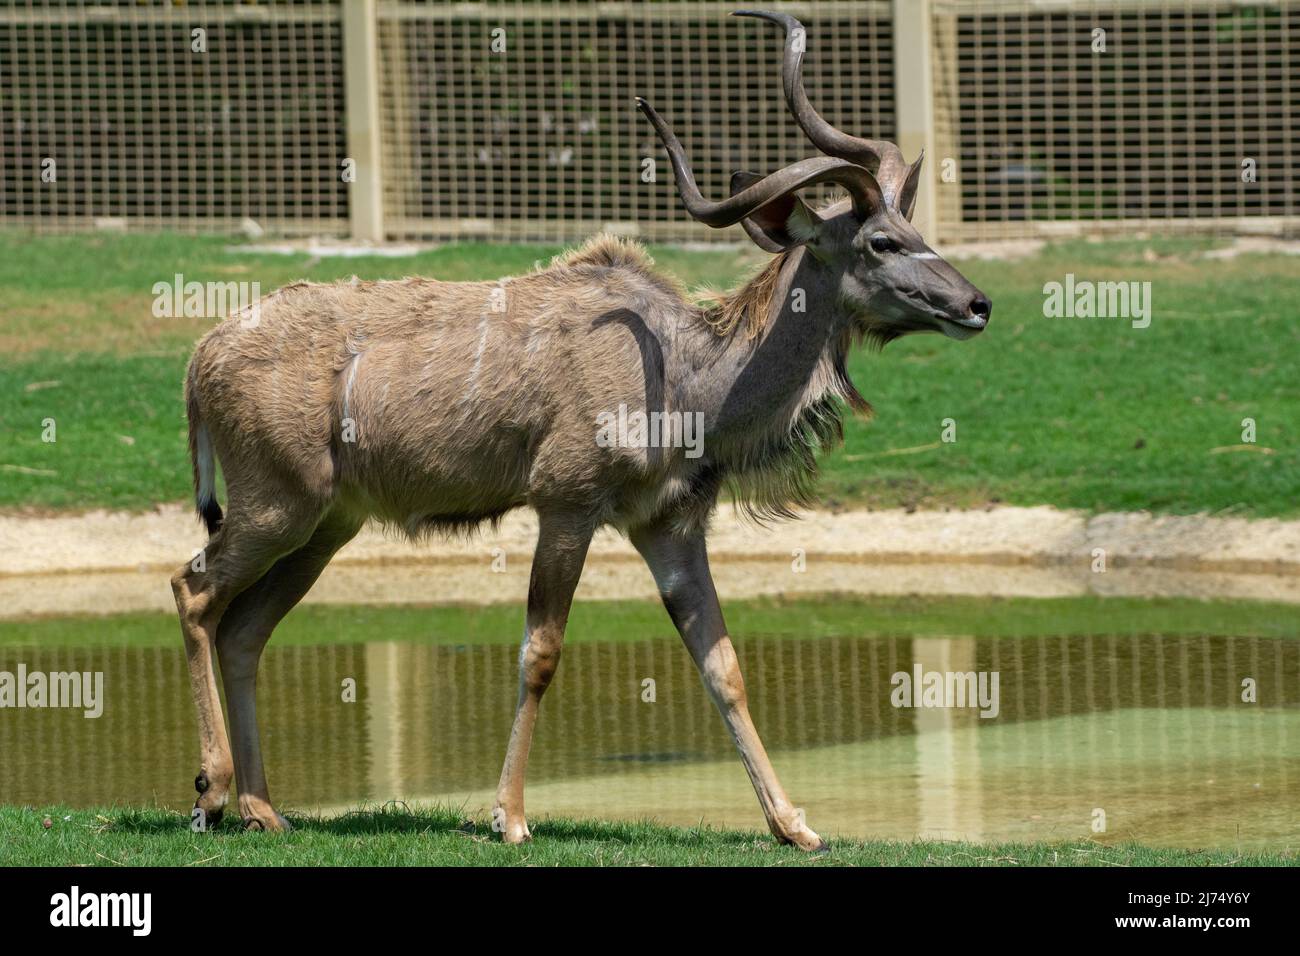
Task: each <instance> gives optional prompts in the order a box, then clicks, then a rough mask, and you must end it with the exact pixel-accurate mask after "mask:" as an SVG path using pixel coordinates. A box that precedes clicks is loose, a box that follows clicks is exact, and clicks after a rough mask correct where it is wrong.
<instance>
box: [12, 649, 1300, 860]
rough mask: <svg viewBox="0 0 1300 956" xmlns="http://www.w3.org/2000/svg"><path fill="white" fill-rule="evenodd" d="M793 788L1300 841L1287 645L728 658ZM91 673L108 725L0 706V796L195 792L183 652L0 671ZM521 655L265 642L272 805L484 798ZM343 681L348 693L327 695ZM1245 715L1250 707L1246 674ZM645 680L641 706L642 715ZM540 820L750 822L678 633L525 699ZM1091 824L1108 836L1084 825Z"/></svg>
mask: <svg viewBox="0 0 1300 956" xmlns="http://www.w3.org/2000/svg"><path fill="white" fill-rule="evenodd" d="M738 649H739V653H740V655H741V663H742V666H743V667H744V670H745V674H746V677H747V680H748V685H749V690H750V697H751V706H752V710H753V713H754V718H755V721H756V723H757V724H758V727H759V730H760V732H761V733H762V734H763V736H764V739H765V740H766V742H767V744H768V747H769V750H770V751H772V754H773V760H774V763H775V764H776V766H777V769H778V771H780V773H781V774H782V777H783V780H784V781H785V783H786V786H787V788H788V789H789V790H790V792H791V795H792V797H793V798H794V799H795V800H796V801H797V802H798V803H799V804H800V805H801V806H802V807H804V808H805V809H806V811H807V814H808V818H809V821H810V822H811V823H812V824H813V825H814V826H815V827H817V828H818V829H819V830H821V831H822V832H824V833H826V834H845V835H859V836H879V837H891V838H911V837H915V836H926V837H964V838H969V839H985V840H994V839H997V840H1002V839H1016V840H1031V839H1065V838H1082V837H1089V836H1092V837H1100V838H1102V839H1107V840H1111V839H1114V840H1121V839H1140V840H1142V841H1144V842H1148V843H1156V844H1168V845H1187V846H1197V845H1201V846H1208V845H1217V846H1229V847H1232V846H1240V847H1243V848H1245V847H1265V846H1267V847H1270V848H1273V849H1282V848H1284V847H1295V846H1296V845H1297V844H1298V843H1300V828H1298V826H1297V820H1300V812H1298V811H1300V788H1298V787H1297V784H1298V783H1300V754H1298V753H1297V745H1298V744H1300V707H1297V704H1300V682H1297V680H1296V675H1297V673H1300V645H1297V644H1296V643H1294V642H1290V641H1282V640H1270V639H1254V638H1228V637H1202V638H1167V637H1158V636H1136V637H1135V636H1129V635H1125V636H1115V637H1108V636H1094V637H1070V638H1056V637H1053V638H1001V639H982V638H981V639H975V638H967V637H952V638H924V639H921V638H917V639H912V638H902V637H900V638H892V639H882V638H863V639H858V638H852V637H842V638H818V639H815V640H795V639H790V638H781V639H761V638H756V639H745V640H742V641H740V642H739V645H738ZM19 662H22V663H25V664H26V665H27V668H28V670H42V671H61V670H62V671H66V670H78V671H87V670H89V671H103V672H104V680H105V696H106V704H105V710H104V715H103V716H102V717H101V718H99V719H98V720H87V719H84V718H83V717H82V716H81V713H80V711H52V710H3V711H0V802H2V803H19V804H34V805H42V804H51V803H67V804H71V805H74V806H82V805H100V804H108V803H136V804H138V803H142V802H144V803H148V802H153V801H156V802H158V803H160V804H163V805H167V806H173V807H177V808H181V807H186V806H188V805H189V803H190V801H191V800H192V793H191V791H190V780H192V778H193V775H194V772H195V769H196V767H197V763H196V761H197V737H196V731H195V727H194V717H193V712H192V705H191V703H190V699H189V692H188V686H187V682H186V676H185V670H184V662H183V655H182V654H181V652H180V649H179V648H175V649H172V648H144V649H132V648H114V649H96V650H83V649H46V650H33V649H17V648H0V670H8V671H14V670H16V667H17V665H18V663H19ZM514 663H515V649H514V648H513V647H511V646H505V645H480V646H462V647H455V646H445V645H440V646H428V645H420V644H412V643H391V642H376V643H371V644H367V645H346V646H326V647H317V648H308V647H286V648H281V649H277V648H275V647H274V645H272V647H271V648H270V649H269V650H268V652H267V656H266V660H265V662H264V664H263V669H262V676H261V682H260V690H259V702H260V712H261V717H262V726H263V738H264V739H263V745H264V751H265V755H266V760H267V766H268V769H269V775H270V779H271V784H272V792H273V794H274V795H275V796H276V798H277V800H278V801H279V802H280V803H281V804H282V805H283V806H285V807H287V808H297V809H310V808H321V807H343V806H346V805H355V804H356V803H358V802H359V801H362V800H369V801H386V800H390V799H404V800H408V801H411V800H419V799H436V800H453V801H455V802H457V803H464V804H465V805H466V807H467V809H471V810H476V809H482V808H487V807H490V804H491V791H492V788H493V787H494V785H495V782H496V777H497V773H498V771H499V769H500V760H501V757H502V754H503V753H504V746H505V742H506V738H507V736H508V734H509V728H510V720H511V716H512V707H513V701H514V690H515V675H514ZM917 664H920V665H921V666H922V668H923V670H924V671H927V672H928V671H940V672H950V671H996V672H998V673H999V675H1000V692H1001V694H1000V702H999V703H1000V712H999V714H998V716H997V718H996V719H984V718H980V717H979V716H978V711H977V710H976V709H974V708H966V709H902V708H897V707H894V706H892V705H891V703H890V692H891V690H892V686H891V683H890V677H891V675H893V674H894V673H896V672H900V671H908V672H911V671H912V670H913V669H914V667H915V665H917ZM349 678H351V679H354V680H355V681H356V686H357V695H356V696H357V702H356V703H347V702H345V701H344V696H345V694H344V683H345V681H346V680H347V679H349ZM1246 678H1251V679H1253V680H1254V681H1255V683H1256V686H1257V691H1256V692H1257V696H1258V703H1243V702H1242V699H1241V696H1242V681H1243V679H1246ZM647 679H651V680H653V681H654V685H653V686H654V695H653V696H654V700H653V702H648V701H647V700H645V699H644V698H646V697H647V696H649V695H648V694H647V692H646V686H647V685H646V684H645V681H646V680H647ZM529 808H530V811H531V812H532V813H533V814H534V815H541V814H548V813H549V814H564V815H583V816H591V815H601V816H608V817H622V818H638V817H653V818H655V819H658V820H660V821H663V822H671V823H683V824H693V823H697V822H700V821H701V820H704V821H706V822H710V823H714V824H718V825H732V826H743V827H746V828H751V829H757V828H761V826H762V818H761V816H760V814H759V812H758V807H757V802H756V801H755V798H754V796H753V794H752V792H751V791H750V789H749V783H748V780H747V779H746V777H745V774H744V771H743V769H742V768H741V766H740V762H739V760H738V759H737V758H736V756H735V754H734V751H733V750H732V748H731V744H730V741H729V740H728V738H727V737H726V735H725V732H724V730H723V727H722V723H721V721H720V720H719V718H718V717H717V715H716V713H714V712H713V710H712V708H711V705H710V704H709V702H708V700H707V698H706V696H705V694H704V691H703V689H702V687H701V685H700V682H699V678H698V677H697V675H696V674H695V671H694V669H693V668H692V666H691V664H690V661H689V659H688V658H687V656H686V654H685V652H684V651H683V650H682V649H681V647H680V646H679V645H678V643H677V642H676V641H675V640H669V639H664V640H655V641H639V642H621V643H618V642H610V643H595V642H586V643H582V642H576V643H572V644H570V645H569V646H568V647H567V648H566V649H565V656H564V661H563V664H562V665H561V667H560V671H559V676H558V677H557V679H556V682H555V684H554V685H553V686H552V689H551V691H550V693H549V694H548V695H547V698H546V701H545V703H544V704H543V712H542V719H541V722H540V724H539V729H538V737H537V741H536V743H535V746H534V748H533V758H532V766H531V772H530V780H529ZM1098 811H1100V812H1102V813H1104V814H1105V820H1106V831H1105V833H1104V834H1098V833H1094V832H1093V830H1092V824H1093V820H1094V817H1095V815H1096V814H1097V812H1098Z"/></svg>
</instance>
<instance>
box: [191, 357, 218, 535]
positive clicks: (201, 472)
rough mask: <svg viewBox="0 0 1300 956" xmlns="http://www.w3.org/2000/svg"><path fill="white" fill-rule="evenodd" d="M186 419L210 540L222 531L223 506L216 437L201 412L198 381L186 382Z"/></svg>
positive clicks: (199, 504) (197, 503)
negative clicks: (214, 444)
mask: <svg viewBox="0 0 1300 956" xmlns="http://www.w3.org/2000/svg"><path fill="white" fill-rule="evenodd" d="M185 415H186V417H187V418H188V419H189V422H190V464H191V465H192V466H193V467H194V504H195V507H196V508H197V510H198V513H199V517H200V518H202V519H203V523H204V524H205V525H207V528H208V536H209V537H211V536H212V535H214V534H216V533H217V530H218V529H219V528H220V527H221V505H219V504H217V466H216V459H215V458H214V457H213V455H212V436H211V435H210V434H209V433H208V426H207V425H206V424H205V423H204V421H203V415H202V413H201V412H200V411H199V400H198V397H197V396H196V395H195V394H194V381H193V378H189V379H187V380H186V382H185Z"/></svg>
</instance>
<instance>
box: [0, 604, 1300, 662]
mask: <svg viewBox="0 0 1300 956" xmlns="http://www.w3.org/2000/svg"><path fill="white" fill-rule="evenodd" d="M522 613H523V611H522V609H521V608H519V607H518V606H517V605H514V604H494V605H486V606H481V607H480V606H477V605H475V606H468V605H467V606H460V605H436V606H430V607H425V606H420V605H400V606H384V605H378V606H372V605H333V604H329V605H325V604H300V605H299V606H298V607H296V608H294V610H293V612H292V613H290V614H289V616H288V617H286V618H285V619H284V620H283V621H282V622H281V623H280V625H279V626H278V627H277V628H276V629H275V638H274V645H275V646H276V647H291V646H320V645H326V644H356V643H362V642H365V641H368V640H384V641H410V642H415V643H420V644H453V645H477V644H517V643H518V641H519V638H518V633H517V632H518V630H519V622H520V619H521V615H522ZM727 623H728V625H729V628H730V630H731V633H732V634H734V635H737V636H738V639H744V638H754V637H797V638H812V637H835V636H841V635H847V634H851V635H855V636H859V637H893V636H902V635H905V636H909V637H927V636H931V637H945V636H950V635H953V634H962V635H965V636H970V637H999V638H1022V637H1023V638H1035V639H1037V638H1049V637H1072V636H1087V635H1098V634H1102V635H1142V634H1160V635H1162V636H1165V637H1175V636H1184V635H1191V636H1202V635H1231V636H1233V637H1262V638H1291V637H1294V636H1295V634H1296V631H1297V627H1300V608H1297V607H1296V606H1295V605H1291V604H1269V603H1266V602H1262V601H1198V600H1190V599H1185V598H1152V599H1146V598H1123V597H1108V598H1102V597H1096V596H1088V597H1068V598H973V597H936V596H927V597H926V598H925V599H924V600H923V601H921V600H917V599H916V598H915V597H876V596H872V597H867V596H861V595H833V596H826V597H803V598H796V599H786V598H761V599H756V600H750V601H731V602H729V603H728V604H727ZM663 637H667V638H673V639H675V632H674V631H673V627H672V624H671V623H670V622H669V620H668V616H667V615H666V614H665V613H664V611H663V608H662V607H661V606H660V605H659V603H658V602H657V601H579V602H577V603H576V604H575V605H574V606H573V611H572V613H571V614H570V615H569V623H568V627H567V630H566V642H567V643H570V644H572V643H574V642H581V641H587V640H600V641H611V640H618V641H643V640H649V639H653V638H663ZM179 642H180V638H179V636H178V634H177V628H176V617H175V615H173V614H155V613H130V614H114V615H111V616H107V617H104V616H98V617H54V618H34V619H27V620H0V648H2V647H12V648H21V647H38V648H52V647H73V648H76V647H86V646H89V645H93V646H95V647H168V648H173V647H175V648H178V653H179Z"/></svg>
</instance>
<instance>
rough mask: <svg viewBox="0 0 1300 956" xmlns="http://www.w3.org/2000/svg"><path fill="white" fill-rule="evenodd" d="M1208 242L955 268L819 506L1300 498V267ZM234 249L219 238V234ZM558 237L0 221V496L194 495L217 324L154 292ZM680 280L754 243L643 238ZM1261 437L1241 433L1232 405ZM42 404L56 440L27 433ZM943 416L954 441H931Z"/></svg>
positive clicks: (417, 260)
mask: <svg viewBox="0 0 1300 956" xmlns="http://www.w3.org/2000/svg"><path fill="white" fill-rule="evenodd" d="M1209 245H1210V244H1209V243H1207V242H1202V241H1196V240H1164V241H1152V242H1141V243H1140V242H1128V241H1126V242H1111V243H1088V242H1073V243H1066V244H1061V245H1057V246H1050V247H1048V248H1047V249H1046V250H1045V251H1044V252H1043V253H1041V254H1040V255H1037V256H1035V257H1032V258H1029V259H1024V260H1020V261H1016V262H1010V263H995V262H982V261H972V262H968V263H964V264H963V269H964V271H965V272H966V273H967V274H968V275H969V276H970V278H971V279H972V281H974V282H975V283H976V284H977V285H979V286H980V287H981V288H982V289H984V290H985V291H986V292H987V293H988V294H989V295H990V297H991V298H992V300H993V302H994V306H995V307H994V314H993V321H992V323H991V325H990V327H989V330H988V332H986V333H985V334H984V335H981V336H979V337H978V338H976V339H974V340H972V341H969V342H953V341H950V340H947V339H944V338H941V337H939V336H937V335H927V336H913V337H910V338H908V339H904V340H902V341H899V342H896V343H894V344H892V345H890V346H889V347H888V348H887V349H886V350H885V351H884V352H883V353H875V352H871V351H860V352H858V353H856V354H855V355H854V356H853V357H852V361H851V363H850V368H851V372H852V374H853V377H854V379H855V381H856V382H857V383H858V386H859V388H860V390H861V391H862V392H863V394H864V395H866V396H867V398H868V399H870V400H871V402H872V403H873V404H874V405H875V407H876V416H875V418H874V420H872V421H870V422H865V421H853V422H851V423H850V426H849V429H848V436H847V441H846V443H845V446H844V447H843V448H842V449H839V450H837V451H835V452H833V453H830V454H829V455H828V456H827V457H826V458H825V478H824V480H823V483H822V490H823V493H824V498H825V500H826V502H827V503H828V504H857V505H870V506H882V507H883V506H896V505H905V506H918V507H939V506H948V505H953V506H977V505H982V504H985V503H988V502H996V501H1001V502H1007V503H1012V504H1022V505H1032V504H1051V505H1057V506H1061V507H1073V508H1083V509H1089V510H1095V511H1104V510H1132V509H1150V510H1153V511H1161V512H1170V513H1189V512H1197V511H1212V512H1229V513H1232V514H1239V515H1243V516H1271V515H1295V514H1298V513H1300V445H1298V443H1297V438H1300V382H1298V380H1297V378H1296V376H1295V374H1294V369H1295V367H1296V365H1297V363H1298V362H1300V323H1297V322H1296V321H1295V315H1294V303H1296V302H1297V301H1300V268H1298V267H1297V263H1296V260H1295V259H1294V258H1293V257H1288V256H1283V255H1248V256H1242V257H1239V258H1237V259H1233V260H1205V259H1200V258H1197V255H1198V254H1199V253H1200V252H1203V251H1204V250H1205V249H1207V248H1208V247H1209ZM232 249H233V251H232ZM557 251H559V247H554V246H536V245H514V246H499V245H480V244H460V245H448V246H443V247H441V248H439V249H435V250H432V251H428V252H425V253H423V254H421V255H419V256H416V257H412V258H402V259H392V258H353V259H341V258H329V259H314V258H309V257H308V256H307V255H306V254H303V255H295V256H278V255H267V254H253V253H249V252H247V251H240V250H239V249H238V247H237V246H236V247H232V245H231V243H230V242H228V241H227V240H224V239H214V238H194V237H179V236H167V235H127V236H76V237H33V236H27V235H16V234H0V298H3V301H4V302H5V308H4V309H3V310H0V356H3V358H0V508H9V509H15V508H23V507H35V508H56V509H58V508H88V507H97V506H106V507H115V508H144V507H148V506H150V505H152V504H154V503H157V502H160V501H177V500H186V499H188V498H189V496H190V487H189V482H190V478H189V475H190V468H189V462H188V458H187V453H186V449H185V438H184V427H185V426H184V416H183V409H182V403H181V384H180V383H181V378H182V374H183V370H184V367H185V362H186V358H187V356H188V352H189V349H190V347H191V346H192V344H193V342H194V341H195V340H196V339H197V338H198V337H199V336H200V335H201V334H202V333H203V331H204V330H205V329H206V328H207V326H208V325H209V323H208V322H205V321H200V320H187V319H156V318H154V317H153V316H152V314H151V309H150V305H151V302H152V299H153V293H152V287H153V285H154V283H155V282H159V281H170V280H171V277H172V276H173V275H174V274H175V273H177V272H180V273H183V275H184V276H185V279H186V280H187V281H191V280H199V281H207V280H214V281H222V282H228V281H257V282H260V283H261V288H262V290H263V292H264V293H265V292H269V291H271V290H273V289H275V288H276V287H278V286H279V285H281V284H283V283H285V282H288V281H290V280H293V279H296V278H300V277H304V276H305V277H307V278H310V279H314V280H331V279H337V278H341V277H345V276H349V275H351V274H353V273H354V272H355V273H356V274H358V275H361V276H363V277H366V278H382V277H399V276H402V275H407V274H420V275H427V276H433V277H436V278H440V279H493V278H497V277H500V276H502V275H508V274H512V273H518V272H521V271H525V270H527V269H529V268H531V267H532V266H533V264H534V262H536V261H538V260H544V259H546V258H547V257H549V256H550V255H552V254H554V253H555V252H557ZM652 252H653V254H654V255H655V257H656V258H657V260H658V262H659V264H660V265H661V266H662V267H663V268H665V269H666V270H668V271H670V272H673V273H675V274H676V275H678V276H679V277H680V278H681V279H682V280H683V281H685V282H686V283H687V284H688V285H699V284H703V283H708V284H713V285H715V286H716V285H727V284H730V283H732V282H734V281H735V280H737V279H739V278H741V277H743V276H745V275H747V274H748V273H749V272H750V271H752V270H753V269H754V268H755V267H756V266H757V265H758V263H760V262H761V261H762V257H761V255H759V254H756V253H752V252H749V251H748V250H734V249H730V250H720V251H703V252H701V251H697V250H690V251H686V250H682V249H672V248H653V249H652ZM1067 273H1073V274H1074V275H1075V276H1076V277H1077V278H1078V279H1081V280H1082V279H1093V280H1112V281H1149V282H1150V283H1151V298H1152V302H1153V307H1152V320H1151V325H1150V327H1149V328H1145V329H1134V328H1132V327H1131V326H1130V323H1129V322H1128V321H1127V320H1120V319H1063V318H1061V319H1048V318H1044V317H1043V314H1042V309H1043V300H1044V296H1043V292H1042V288H1043V285H1044V283H1046V282H1049V281H1057V282H1062V281H1064V279H1065V276H1066V274H1067ZM1244 418H1252V419H1254V421H1255V423H1256V428H1257V442H1256V443H1254V444H1247V443H1243V442H1242V434H1241V433H1242V420H1243V419H1244ZM46 419H53V420H54V422H55V427H56V429H57V441H55V442H53V443H50V442H46V441H43V440H42V431H43V427H44V426H43V424H42V423H43V421H44V420H46ZM945 419H952V420H953V421H954V422H955V423H956V437H957V441H956V442H953V443H945V442H941V441H940V432H941V429H942V427H943V422H944V420H945Z"/></svg>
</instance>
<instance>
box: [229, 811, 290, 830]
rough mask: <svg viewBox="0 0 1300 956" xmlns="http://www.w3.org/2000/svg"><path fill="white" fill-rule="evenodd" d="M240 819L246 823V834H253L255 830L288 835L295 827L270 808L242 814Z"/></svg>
mask: <svg viewBox="0 0 1300 956" xmlns="http://www.w3.org/2000/svg"><path fill="white" fill-rule="evenodd" d="M240 819H242V820H243V821H244V832H245V833H251V832H252V831H254V830H261V831H264V832H266V833H288V832H289V831H290V830H292V829H293V825H292V824H291V823H290V822H289V821H288V820H286V819H285V818H284V817H282V816H280V814H279V813H277V812H276V811H274V810H272V809H270V808H269V807H268V808H267V809H265V810H259V811H257V812H256V813H245V814H241V816H240Z"/></svg>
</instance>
